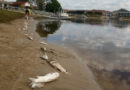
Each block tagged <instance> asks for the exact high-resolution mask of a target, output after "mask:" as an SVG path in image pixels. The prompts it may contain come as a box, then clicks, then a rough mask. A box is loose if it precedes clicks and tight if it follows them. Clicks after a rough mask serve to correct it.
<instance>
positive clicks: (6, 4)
mask: <svg viewBox="0 0 130 90" xmlns="http://www.w3.org/2000/svg"><path fill="white" fill-rule="evenodd" d="M9 5H10V3H9V2H6V1H4V0H0V8H3V9H4V8H6V9H7V8H8V7H9Z"/></svg>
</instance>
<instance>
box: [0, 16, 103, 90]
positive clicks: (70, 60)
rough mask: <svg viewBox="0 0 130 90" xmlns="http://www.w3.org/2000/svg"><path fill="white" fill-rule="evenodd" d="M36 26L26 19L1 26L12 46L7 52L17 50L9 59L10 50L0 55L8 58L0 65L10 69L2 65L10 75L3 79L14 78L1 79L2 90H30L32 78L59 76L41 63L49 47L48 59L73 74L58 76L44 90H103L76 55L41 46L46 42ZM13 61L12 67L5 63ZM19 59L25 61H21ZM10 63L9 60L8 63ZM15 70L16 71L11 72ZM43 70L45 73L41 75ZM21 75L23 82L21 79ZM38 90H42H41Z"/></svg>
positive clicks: (33, 21)
mask: <svg viewBox="0 0 130 90" xmlns="http://www.w3.org/2000/svg"><path fill="white" fill-rule="evenodd" d="M25 22H28V24H29V27H28V31H23V30H21V28H22V27H23V24H24V23H25ZM37 24H38V21H37V20H34V19H31V20H29V21H26V20H24V19H19V20H15V21H12V22H11V25H9V24H0V26H2V29H3V31H4V32H5V31H6V34H5V35H7V36H8V41H9V42H10V43H9V44H7V47H6V49H9V50H10V48H14V50H13V49H11V52H12V53H14V54H13V55H12V54H11V55H8V54H10V52H9V51H8V50H7V52H5V53H4V52H0V53H2V54H5V55H7V57H6V58H5V59H4V60H5V61H0V63H1V65H2V64H3V63H6V64H7V65H8V64H9V65H10V67H6V65H5V66H4V65H3V67H4V68H6V72H7V73H6V72H5V70H3V71H2V72H3V73H5V76H3V77H5V78H6V77H8V75H10V76H11V77H9V78H8V79H2V77H0V80H1V86H0V88H1V89H2V90H8V89H9V88H13V89H12V90H18V89H19V88H21V89H24V90H26V89H28V90H31V88H30V87H29V82H28V78H29V77H35V76H37V75H44V74H46V73H49V72H55V71H56V72H58V71H57V70H55V69H54V68H52V67H51V66H50V65H48V64H47V63H46V62H45V61H44V60H41V59H40V56H41V55H42V52H41V51H40V47H46V48H47V54H48V56H49V59H51V60H52V59H56V60H57V61H58V62H59V63H60V64H61V65H62V66H63V67H64V68H66V69H67V71H68V72H69V73H70V74H68V75H65V74H63V73H60V72H59V73H60V74H61V76H60V78H59V80H58V81H55V82H53V83H50V84H48V85H46V86H45V87H44V89H45V90H101V88H100V86H99V85H98V84H97V82H96V80H95V78H94V76H93V75H92V72H91V71H90V70H89V68H88V67H87V66H86V65H83V64H82V61H81V60H77V59H78V58H76V57H75V55H74V54H72V52H70V51H69V50H68V49H66V48H63V47H60V46H57V45H53V44H51V43H48V45H41V44H40V42H41V41H43V40H41V39H40V37H39V36H38V35H37V33H36V32H35V30H36V27H37ZM7 28H8V29H11V30H12V32H11V33H13V34H14V32H15V35H16V34H17V35H16V36H14V35H12V34H11V33H9V32H8V31H7V30H8V29H7ZM5 29H6V30H5ZM27 33H28V34H33V36H32V37H33V38H34V40H33V41H31V40H28V38H27V37H26V36H25V34H27ZM10 38H13V43H11V42H12V41H10V40H12V39H10ZM24 44H25V45H24ZM1 47H2V46H1ZM21 47H24V48H21ZM3 49H4V48H3ZM15 49H17V50H18V51H15ZM21 49H22V50H21ZM1 50H2V48H1ZM15 53H17V54H15ZM22 54H25V55H22ZM14 55H15V56H14ZM12 56H13V57H12ZM10 57H11V58H12V59H11V63H13V64H10V62H6V59H7V58H10ZM19 57H20V58H21V59H22V60H19ZM77 57H78V56H77ZM2 58H3V56H0V60H2ZM13 58H14V59H13ZM7 61H10V60H8V59H7ZM16 62H18V65H16ZM25 62H26V63H25ZM12 68H15V69H16V70H14V71H13V72H12ZM42 68H43V70H42V71H41V69H42ZM45 68H46V69H45ZM86 68H87V69H86ZM17 69H18V70H17ZM2 72H1V73H2ZM9 72H10V73H9ZM21 72H22V74H21ZM3 75H4V74H3ZM19 75H20V78H18V77H19ZM11 80H14V81H15V82H12V83H11V84H10V85H7V84H6V83H7V82H8V81H11ZM7 86H8V87H7ZM39 90H42V88H41V89H39Z"/></svg>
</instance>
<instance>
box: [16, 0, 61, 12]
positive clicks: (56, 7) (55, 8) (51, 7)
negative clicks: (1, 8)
mask: <svg viewBox="0 0 130 90" xmlns="http://www.w3.org/2000/svg"><path fill="white" fill-rule="evenodd" d="M28 1H29V0H17V2H28ZM36 4H37V8H38V9H39V10H46V11H47V12H53V13H56V12H59V11H61V10H62V6H61V4H60V3H59V2H58V1H57V0H51V1H50V2H48V3H47V4H46V3H45V0H37V1H36Z"/></svg>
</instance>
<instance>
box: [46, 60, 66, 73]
mask: <svg viewBox="0 0 130 90" xmlns="http://www.w3.org/2000/svg"><path fill="white" fill-rule="evenodd" d="M49 63H50V64H51V65H52V66H53V67H54V68H56V69H58V70H59V71H61V72H63V73H66V74H68V72H67V70H66V69H64V68H63V67H62V66H61V65H60V64H59V63H58V62H57V61H50V62H49Z"/></svg>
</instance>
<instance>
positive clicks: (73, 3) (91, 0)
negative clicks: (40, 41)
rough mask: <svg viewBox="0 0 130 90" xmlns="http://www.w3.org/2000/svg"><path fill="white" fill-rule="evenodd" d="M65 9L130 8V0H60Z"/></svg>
mask: <svg viewBox="0 0 130 90" xmlns="http://www.w3.org/2000/svg"><path fill="white" fill-rule="evenodd" d="M58 1H59V2H60V3H61V5H62V7H63V8H64V9H87V10H88V9H105V10H116V9H120V8H125V9H128V10H130V0H58Z"/></svg>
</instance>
